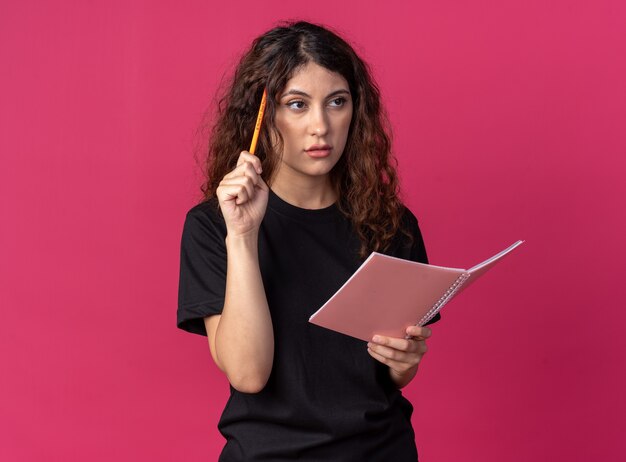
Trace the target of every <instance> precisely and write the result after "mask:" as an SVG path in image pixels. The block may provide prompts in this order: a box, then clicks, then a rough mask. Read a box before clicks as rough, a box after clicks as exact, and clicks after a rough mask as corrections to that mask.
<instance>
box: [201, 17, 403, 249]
mask: <svg viewBox="0 0 626 462" xmlns="http://www.w3.org/2000/svg"><path fill="white" fill-rule="evenodd" d="M309 62H313V63H315V64H318V65H320V66H322V67H324V68H326V69H328V70H330V71H332V72H336V73H338V74H340V75H342V76H343V77H344V78H345V79H346V81H347V82H348V85H349V87H350V93H351V95H352V99H353V108H354V109H353V115H352V123H351V126H350V131H349V133H348V139H347V142H346V147H345V149H344V152H343V155H342V156H341V158H340V160H339V161H338V163H337V164H336V165H335V167H334V168H333V170H332V171H331V180H332V182H333V185H334V186H335V188H336V190H337V192H338V197H339V199H338V204H337V205H338V208H339V210H340V211H341V212H342V213H343V214H344V215H345V216H346V217H347V218H348V219H349V220H350V221H351V222H352V225H353V227H354V229H355V231H356V233H357V235H358V236H359V238H360V241H361V249H360V254H361V256H362V257H365V256H366V255H367V254H368V253H369V252H371V251H379V252H384V251H386V250H387V249H388V248H389V247H390V246H391V244H392V241H393V238H394V236H396V235H397V233H398V231H401V232H402V233H403V234H404V235H406V236H407V237H408V238H409V239H410V238H411V236H410V235H409V234H408V233H407V232H406V231H405V230H404V229H403V228H404V227H403V220H402V217H403V214H404V206H403V205H402V203H401V202H400V199H399V197H398V194H399V185H398V177H397V174H396V160H395V158H394V157H393V155H392V153H391V139H390V133H391V132H390V128H389V123H388V120H387V117H386V114H385V112H384V110H383V108H382V105H381V102H380V91H379V89H378V87H377V85H376V83H375V82H374V79H373V78H372V76H371V73H370V71H369V68H368V66H367V64H366V63H365V62H363V60H362V59H361V58H359V56H358V55H357V54H356V52H355V51H354V50H353V49H352V47H351V46H350V45H349V44H348V43H347V42H346V41H345V40H343V39H342V38H341V37H339V36H338V35H337V34H335V33H333V32H332V31H330V30H328V29H327V28H325V27H321V26H318V25H315V24H311V23H307V22H296V23H287V24H284V25H281V26H279V27H276V28H274V29H272V30H270V31H268V32H267V33H265V34H263V35H261V36H260V37H258V38H257V39H255V40H254V42H253V43H252V46H251V48H250V49H249V50H248V51H247V52H246V53H245V54H244V55H243V57H242V58H241V60H240V62H239V65H238V66H237V68H236V70H235V73H234V76H233V78H232V80H231V82H230V85H229V86H228V88H227V89H226V92H225V94H224V96H223V97H222V98H221V99H220V100H219V102H218V107H217V111H218V112H217V121H216V123H215V125H214V126H213V129H212V130H211V134H210V141H209V149H208V156H207V158H206V164H205V173H206V176H207V180H206V183H205V184H204V185H203V186H202V192H203V193H204V197H205V199H207V200H208V199H209V198H211V197H214V196H215V192H216V189H217V187H218V185H219V183H220V181H221V180H222V178H223V177H224V176H225V175H226V174H227V173H228V172H230V171H231V170H233V169H234V168H235V167H236V164H237V159H238V157H239V153H240V152H241V150H242V149H243V148H244V147H246V146H247V143H249V142H250V139H251V138H252V131H253V128H254V125H255V118H256V115H257V114H256V112H257V109H258V107H259V104H260V101H261V97H262V94H263V89H264V88H265V89H267V96H268V97H267V106H266V110H265V116H264V120H263V128H264V129H263V130H262V131H261V135H260V136H259V144H258V146H257V151H256V155H257V156H258V157H259V158H260V159H261V162H262V165H263V179H264V180H265V181H266V182H267V183H268V184H269V185H270V186H271V182H272V178H273V175H274V173H275V172H276V171H277V168H276V167H277V165H278V164H279V162H280V155H281V153H282V138H281V136H280V133H279V132H278V130H277V129H276V125H275V114H276V107H277V104H278V102H277V99H278V96H279V95H280V92H281V91H282V90H283V89H284V87H285V85H286V84H287V82H288V80H289V79H290V78H291V77H292V76H293V75H294V74H295V72H296V71H297V70H298V69H299V68H301V67H302V66H304V65H305V64H307V63H309ZM272 133H274V134H276V135H277V136H275V137H273V138H274V140H276V139H278V142H277V143H274V144H273V143H272V136H271V134H272Z"/></svg>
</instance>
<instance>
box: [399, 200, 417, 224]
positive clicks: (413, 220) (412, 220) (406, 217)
mask: <svg viewBox="0 0 626 462" xmlns="http://www.w3.org/2000/svg"><path fill="white" fill-rule="evenodd" d="M401 207H402V218H401V219H402V226H403V227H404V228H405V229H410V230H415V229H419V226H418V220H417V217H416V216H415V214H414V213H413V212H412V211H411V209H410V208H408V207H407V206H406V205H404V204H401Z"/></svg>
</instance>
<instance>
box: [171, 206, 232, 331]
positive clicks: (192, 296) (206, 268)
mask: <svg viewBox="0 0 626 462" xmlns="http://www.w3.org/2000/svg"><path fill="white" fill-rule="evenodd" d="M225 237H226V226H225V225H224V222H223V220H222V219H221V217H220V216H219V212H218V210H217V207H216V206H215V205H214V204H212V203H211V202H205V203H202V204H200V205H198V206H196V207H194V208H193V209H191V210H190V211H189V212H188V213H187V217H186V218H185V224H184V226H183V234H182V238H181V249H180V278H179V284H178V311H177V325H178V327H179V328H181V329H183V330H186V331H188V332H191V333H194V334H200V335H206V329H205V327H204V318H205V317H206V316H211V315H214V314H220V313H221V312H222V309H223V307H224V293H225V288H226V244H225V242H224V239H225Z"/></svg>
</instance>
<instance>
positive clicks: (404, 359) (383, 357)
mask: <svg viewBox="0 0 626 462" xmlns="http://www.w3.org/2000/svg"><path fill="white" fill-rule="evenodd" d="M431 334H432V331H431V330H430V328H428V327H418V326H410V327H407V329H406V335H407V336H408V337H409V338H394V337H385V336H382V335H375V336H374V338H372V340H371V341H370V342H369V343H368V344H367V352H368V353H369V354H370V356H372V358H374V359H376V360H378V361H380V362H381V363H383V364H386V365H387V366H389V373H390V375H391V379H392V380H393V381H394V383H395V384H396V385H397V386H398V388H402V387H404V386H405V385H407V384H408V383H409V382H410V381H411V380H413V377H415V373H416V372H417V368H418V365H419V363H420V361H421V360H422V357H423V356H424V355H425V354H426V351H428V347H427V346H426V339H427V338H429V337H430V336H431Z"/></svg>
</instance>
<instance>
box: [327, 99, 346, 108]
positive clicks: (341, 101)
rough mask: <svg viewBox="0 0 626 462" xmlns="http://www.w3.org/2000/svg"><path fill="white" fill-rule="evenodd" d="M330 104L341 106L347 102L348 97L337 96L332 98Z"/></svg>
mask: <svg viewBox="0 0 626 462" xmlns="http://www.w3.org/2000/svg"><path fill="white" fill-rule="evenodd" d="M329 103H330V105H331V106H333V107H341V106H343V105H344V104H346V99H345V98H344V97H340V98H335V99H331V100H330V102H329Z"/></svg>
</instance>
